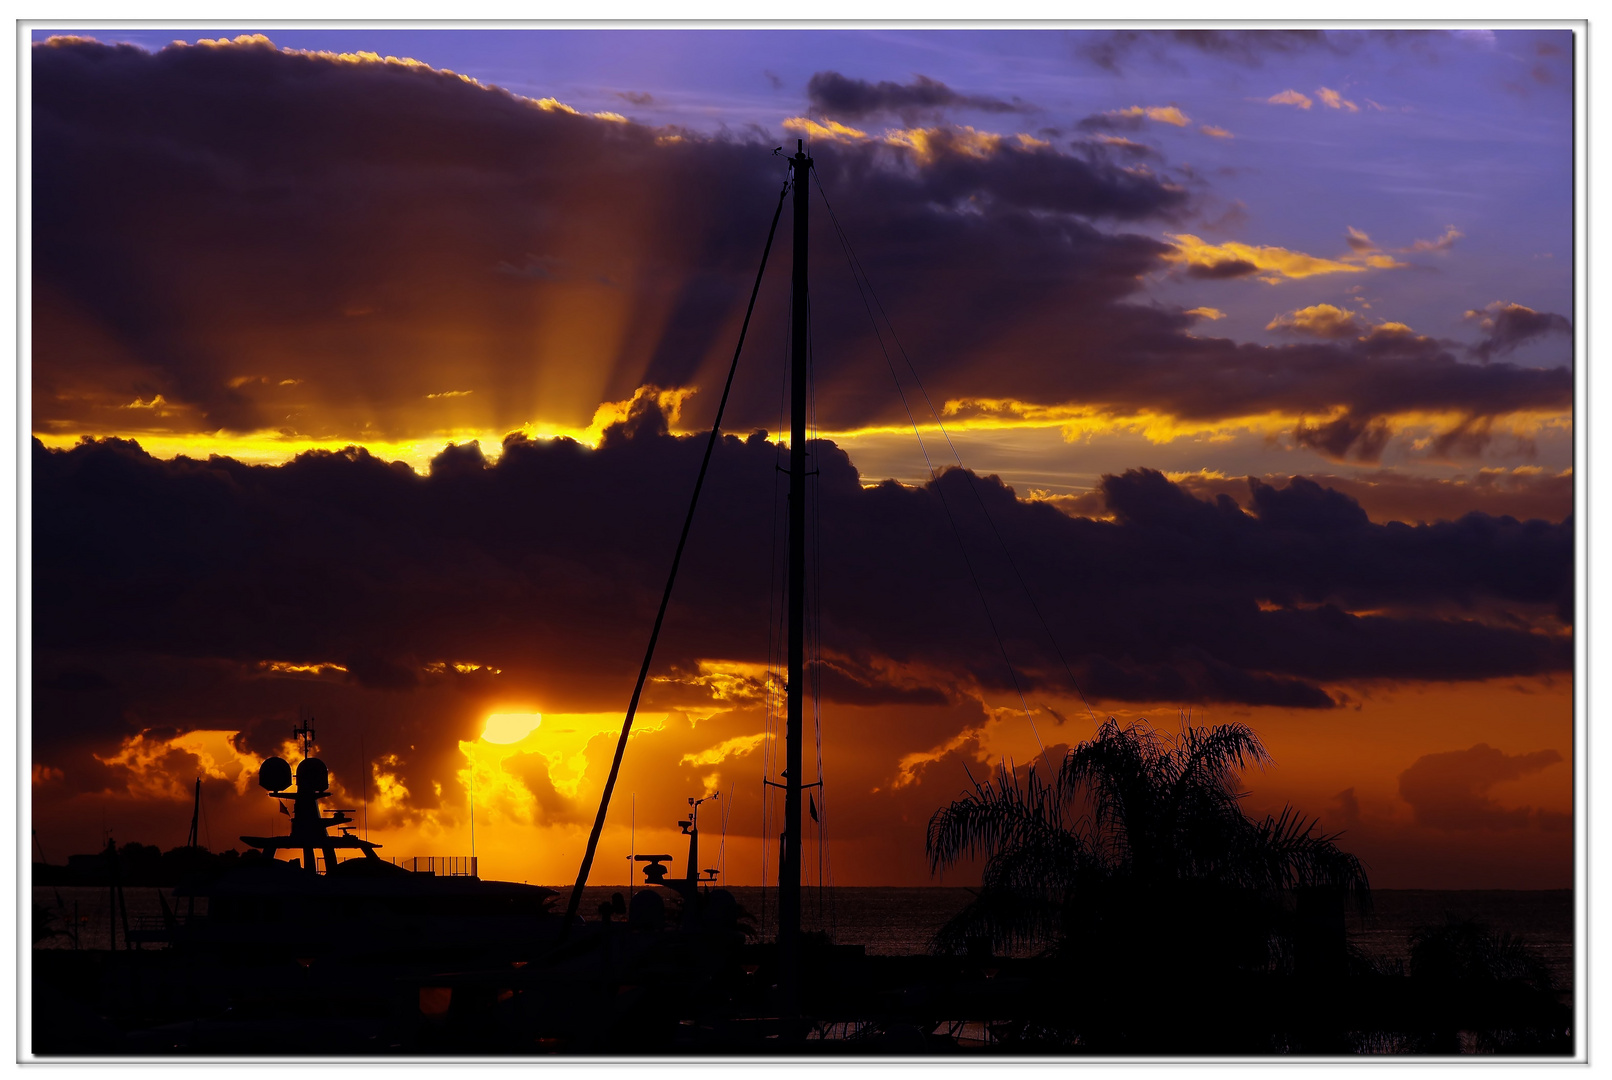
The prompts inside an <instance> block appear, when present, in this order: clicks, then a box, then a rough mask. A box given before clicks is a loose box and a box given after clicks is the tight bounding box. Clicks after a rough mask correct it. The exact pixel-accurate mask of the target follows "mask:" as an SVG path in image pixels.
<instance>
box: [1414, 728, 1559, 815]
mask: <svg viewBox="0 0 1612 1080" xmlns="http://www.w3.org/2000/svg"><path fill="white" fill-rule="evenodd" d="M1561 760H1562V755H1561V754H1559V753H1557V752H1556V751H1554V750H1538V751H1535V752H1533V753H1531V754H1507V753H1505V752H1503V751H1500V750H1496V749H1495V748H1494V747H1492V746H1490V745H1489V744H1487V743H1478V744H1477V745H1476V746H1474V747H1471V748H1470V749H1467V750H1450V751H1446V752H1444V753H1439V754H1426V755H1424V756H1422V757H1419V758H1417V759H1416V761H1415V763H1414V764H1412V765H1411V767H1410V768H1408V769H1406V770H1405V771H1404V772H1402V773H1400V774H1399V795H1400V798H1402V799H1404V800H1405V801H1406V802H1408V803H1410V804H1411V807H1412V809H1413V810H1415V812H1416V821H1417V823H1418V824H1421V825H1430V826H1432V827H1434V828H1438V829H1460V830H1470V829H1479V830H1485V831H1500V830H1508V829H1524V828H1527V827H1528V826H1529V825H1530V824H1531V823H1534V822H1538V823H1539V824H1541V825H1544V826H1546V827H1554V826H1555V825H1556V824H1557V819H1559V818H1560V817H1561V816H1562V815H1560V814H1552V815H1542V813H1541V812H1540V811H1536V810H1535V809H1533V808H1532V807H1528V806H1518V807H1512V808H1507V807H1503V806H1502V805H1501V804H1500V803H1499V802H1498V801H1497V800H1496V799H1494V798H1493V797H1492V796H1491V795H1490V794H1489V791H1490V789H1491V788H1493V787H1494V786H1495V785H1496V784H1500V783H1503V782H1505V781H1507V780H1519V779H1521V778H1522V777H1524V776H1527V775H1529V774H1530V773H1536V772H1538V771H1539V770H1541V769H1543V768H1545V767H1546V766H1549V765H1555V764H1557V763H1558V762H1560V761H1561ZM1547 818H1548V822H1547V820H1546V819H1547Z"/></svg>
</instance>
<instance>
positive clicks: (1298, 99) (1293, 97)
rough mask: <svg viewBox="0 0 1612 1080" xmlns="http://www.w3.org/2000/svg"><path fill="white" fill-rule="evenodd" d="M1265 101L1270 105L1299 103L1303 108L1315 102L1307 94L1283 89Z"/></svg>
mask: <svg viewBox="0 0 1612 1080" xmlns="http://www.w3.org/2000/svg"><path fill="white" fill-rule="evenodd" d="M1265 102H1266V104H1268V105H1297V106H1298V107H1299V108H1301V109H1308V108H1309V107H1310V106H1311V105H1313V104H1315V103H1314V102H1313V101H1311V100H1310V99H1309V97H1308V96H1307V95H1305V94H1301V93H1299V92H1298V91H1297V90H1283V91H1282V92H1281V93H1280V94H1272V95H1271V96H1270V97H1268V98H1266V99H1265Z"/></svg>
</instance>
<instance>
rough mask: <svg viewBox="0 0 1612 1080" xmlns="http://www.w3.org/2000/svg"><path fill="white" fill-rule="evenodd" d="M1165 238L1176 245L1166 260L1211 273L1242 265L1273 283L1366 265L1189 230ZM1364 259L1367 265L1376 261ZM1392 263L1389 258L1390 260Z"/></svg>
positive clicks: (1357, 269) (1356, 269)
mask: <svg viewBox="0 0 1612 1080" xmlns="http://www.w3.org/2000/svg"><path fill="white" fill-rule="evenodd" d="M1165 235H1166V237H1167V238H1168V239H1169V240H1171V241H1172V242H1173V243H1174V244H1175V251H1173V252H1171V253H1170V254H1168V255H1166V256H1165V260H1166V261H1168V262H1173V263H1178V264H1180V265H1183V266H1185V267H1187V268H1189V269H1191V268H1199V269H1201V270H1205V271H1208V272H1209V273H1210V275H1211V276H1212V275H1213V274H1214V272H1215V271H1216V270H1217V269H1219V268H1234V267H1238V266H1242V265H1246V266H1251V267H1252V268H1253V269H1252V270H1250V271H1249V273H1250V274H1256V273H1257V276H1258V277H1259V278H1260V279H1261V280H1262V281H1266V282H1271V283H1275V282H1276V281H1279V280H1281V279H1282V278H1307V277H1315V276H1317V275H1319V274H1358V273H1361V272H1362V271H1363V270H1364V269H1365V267H1363V266H1360V265H1357V264H1356V263H1355V262H1354V261H1350V260H1347V259H1345V260H1338V259H1323V258H1321V257H1319V256H1316V255H1306V254H1305V253H1304V252H1302V251H1291V250H1289V249H1287V248H1282V247H1275V246H1272V245H1266V244H1260V245H1255V244H1242V243H1238V242H1237V241H1235V240H1228V241H1227V242H1226V243H1224V244H1211V243H1209V242H1208V241H1206V240H1201V239H1199V238H1198V237H1196V236H1192V235H1191V234H1188V233H1179V234H1176V233H1166V234H1165ZM1370 258H1371V257H1368V258H1367V259H1366V260H1363V261H1365V262H1366V264H1367V265H1369V266H1374V267H1375V266H1377V265H1378V264H1377V263H1373V262H1371V261H1370ZM1389 261H1390V263H1392V260H1389Z"/></svg>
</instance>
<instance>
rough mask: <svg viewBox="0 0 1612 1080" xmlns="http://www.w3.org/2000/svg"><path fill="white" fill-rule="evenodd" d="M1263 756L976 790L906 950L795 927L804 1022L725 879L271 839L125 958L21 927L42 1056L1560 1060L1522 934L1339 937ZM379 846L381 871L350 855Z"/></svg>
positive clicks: (1145, 756)
mask: <svg viewBox="0 0 1612 1080" xmlns="http://www.w3.org/2000/svg"><path fill="white" fill-rule="evenodd" d="M1265 760H1266V755H1265V751H1264V749H1263V747H1262V746H1261V745H1260V744H1259V741H1258V739H1257V738H1256V737H1255V736H1254V735H1253V733H1252V732H1251V731H1249V730H1248V729H1246V728H1243V727H1240V726H1236V725H1230V726H1225V727H1215V728H1191V727H1186V728H1184V729H1183V730H1182V731H1181V732H1180V733H1179V734H1178V735H1174V736H1167V735H1162V734H1160V733H1158V732H1155V731H1154V730H1152V729H1151V728H1149V727H1147V726H1145V725H1134V726H1131V727H1121V726H1120V725H1119V724H1117V723H1115V722H1112V721H1111V722H1110V723H1108V724H1106V725H1104V726H1103V727H1102V728H1100V729H1099V731H1098V732H1097V735H1096V737H1094V738H1093V739H1092V740H1090V741H1089V742H1086V743H1083V744H1081V745H1080V746H1077V747H1076V748H1075V749H1074V750H1072V751H1071V752H1070V753H1069V755H1068V756H1067V758H1066V759H1065V761H1064V762H1063V763H1062V767H1061V769H1060V770H1059V771H1058V774H1057V776H1056V777H1055V779H1054V780H1053V781H1052V782H1050V783H1043V782H1042V781H1041V780H1040V778H1039V777H1038V776H1037V775H1036V774H1035V773H1034V771H1027V772H1026V773H1025V775H1024V776H1023V778H1022V780H1015V779H1014V777H1013V776H1012V775H1011V774H1009V773H1003V774H1002V775H1000V776H998V777H997V778H996V779H995V780H994V781H993V782H992V783H990V784H976V785H975V788H974V790H973V791H972V792H969V793H967V794H966V795H965V796H964V797H963V798H962V799H960V800H958V801H957V802H954V803H953V804H951V805H950V806H948V807H945V808H943V809H942V810H941V811H939V812H938V813H937V814H936V815H935V817H934V819H933V820H932V822H931V826H930V834H929V850H930V856H931V859H932V861H933V863H934V865H935V866H937V867H944V866H947V865H950V864H952V863H954V862H955V861H956V860H958V859H960V858H963V857H964V856H968V855H981V856H983V857H984V858H985V860H986V864H985V872H984V879H983V885H982V887H981V889H980V890H979V892H978V894H977V896H976V898H975V900H974V901H973V903H971V904H970V905H969V906H968V907H967V908H965V909H964V910H963V911H962V912H961V913H960V914H959V915H957V916H956V917H955V918H954V919H952V920H951V921H950V922H949V923H948V924H946V925H945V926H944V927H943V928H942V929H941V931H940V932H939V934H938V935H937V938H936V941H935V950H934V953H933V954H932V955H928V956H867V955H865V953H864V951H863V949H862V948H861V947H860V946H849V945H836V944H833V943H832V942H830V941H829V940H828V939H827V938H825V937H823V936H821V935H808V936H807V937H806V939H805V941H804V942H803V953H802V973H803V979H802V985H801V996H800V1002H801V1009H800V1012H799V1014H792V1013H791V1012H789V1011H788V1010H787V1009H786V1008H785V1007H784V1006H783V1004H782V995H780V993H779V990H778V987H779V983H780V964H779V956H778V951H777V948H776V946H775V945H774V944H773V943H771V942H765V941H761V942H758V941H755V940H753V937H754V931H753V925H752V922H751V920H750V917H749V915H748V913H747V912H745V911H744V910H743V908H742V907H740V906H739V905H738V903H737V902H736V900H735V898H734V896H733V895H732V894H731V893H729V892H728V891H727V890H725V889H722V888H717V887H710V886H707V885H705V884H702V883H700V882H696V881H693V880H689V881H686V882H683V883H681V886H680V887H678V888H671V887H670V886H669V885H668V884H667V883H666V882H664V881H662V882H659V884H657V883H656V881H655V880H651V881H650V884H649V886H646V887H645V888H643V889H641V890H640V891H638V892H636V893H634V894H633V895H632V897H631V900H630V901H629V900H628V899H627V897H626V896H625V895H618V896H617V897H613V898H612V900H611V902H610V903H602V904H599V905H597V907H598V910H597V917H596V918H590V919H588V920H585V921H584V920H582V919H577V920H572V921H566V920H562V919H560V918H559V916H557V915H556V914H555V913H554V912H553V911H551V910H550V909H549V907H548V906H547V905H540V906H539V907H540V910H539V908H533V909H532V911H530V912H526V911H525V909H522V910H521V911H515V910H513V909H510V910H505V908H507V907H508V905H507V904H504V903H503V900H504V899H507V898H505V897H503V894H502V893H500V892H498V890H497V888H496V887H495V886H496V883H483V882H476V881H474V879H466V880H464V881H462V882H459V883H457V884H456V883H455V882H454V881H451V880H449V881H442V882H437V883H434V884H433V883H432V882H430V881H428V880H424V879H422V880H421V881H419V882H414V883H413V885H412V886H411V887H410V888H407V889H405V888H402V887H398V888H381V887H380V886H381V885H384V884H388V883H389V882H390V880H391V878H398V879H399V880H400V881H401V880H403V879H411V880H412V878H414V877H416V876H418V875H411V874H408V873H406V872H404V871H401V870H398V869H397V868H394V867H389V866H384V865H382V866H379V867H376V866H371V865H370V864H372V863H375V862H376V860H368V859H356V860H352V861H350V862H348V863H342V864H340V865H338V866H337V867H336V868H335V871H334V872H333V873H331V874H328V875H324V876H321V875H315V874H311V873H309V872H307V871H306V870H305V869H301V870H299V869H297V868H294V867H291V866H288V865H285V864H279V863H274V862H268V863H267V865H240V866H235V867H224V868H217V867H215V868H212V869H210V870H205V871H198V873H199V874H200V877H199V878H198V879H197V880H196V882H195V883H193V885H192V886H190V887H188V888H182V889H181V890H180V892H181V893H190V892H198V891H199V892H200V893H201V894H202V895H206V896H209V897H211V899H212V901H213V902H214V903H216V904H217V909H216V910H214V909H213V908H212V907H209V908H208V910H207V913H206V914H202V913H200V912H198V913H196V914H195V915H194V916H192V915H191V914H190V913H188V912H187V913H186V916H185V918H183V919H181V917H180V913H179V912H178V911H170V910H168V909H167V908H166V907H165V908H164V909H163V915H162V920H161V921H162V922H163V923H164V924H165V927H164V928H161V929H155V930H150V931H146V932H142V931H141V930H140V928H139V927H138V926H134V927H133V931H134V932H133V933H131V932H130V926H129V925H128V924H127V923H126V922H125V923H123V924H120V925H119V926H118V927H113V928H112V937H111V940H112V941H114V942H116V941H118V940H119V938H118V935H117V930H118V929H121V930H122V940H123V944H124V948H123V949H122V950H105V949H101V950H92V949H66V948H55V949H43V948H42V949H36V950H34V952H33V955H32V960H33V969H34V979H33V992H34V993H33V1031H32V1034H33V1049H34V1051H35V1053H37V1054H40V1055H44V1056H53V1055H74V1056H94V1055H112V1056H139V1055H152V1054H160V1055H187V1054H190V1055H243V1056H244V1055H252V1056H272V1055H310V1056H324V1057H335V1056H342V1055H367V1056H374V1055H384V1054H399V1055H432V1054H450V1055H456V1056H464V1055H476V1054H488V1055H492V1054H496V1055H502V1056H532V1055H551V1054H559V1055H566V1056H588V1055H620V1054H644V1055H660V1056H669V1055H690V1056H710V1057H716V1056H723V1055H744V1056H758V1055H778V1056H811V1055H825V1054H826V1055H835V1054H838V1055H853V1056H881V1055H901V1056H910V1055H969V1054H976V1055H977V1054H1004V1055H1013V1054H1023V1055H1057V1056H1082V1055H1093V1056H1105V1057H1118V1056H1129V1055H1139V1056H1167V1055H1191V1056H1213V1055H1236V1056H1263V1055H1276V1054H1298V1055H1310V1056H1341V1055H1351V1054H1363V1053H1401V1054H1435V1055H1451V1054H1458V1053H1499V1054H1514V1055H1529V1056H1555V1055H1566V1054H1570V1053H1572V1051H1573V1039H1572V1033H1571V1024H1572V1013H1571V1009H1570V1008H1569V1006H1568V1005H1567V1004H1566V1002H1565V1001H1564V1000H1563V997H1562V996H1560V995H1559V994H1558V988H1557V987H1555V986H1553V985H1552V984H1551V979H1550V976H1549V974H1548V972H1547V970H1546V969H1545V967H1544V966H1543V965H1542V964H1541V963H1540V962H1539V961H1538V959H1537V958H1536V956H1535V954H1534V953H1532V952H1530V951H1529V950H1528V949H1527V948H1526V947H1525V945H1524V944H1523V943H1522V942H1521V941H1519V940H1517V939H1514V938H1512V937H1510V936H1508V935H1505V934H1497V933H1494V932H1492V931H1491V930H1489V929H1488V928H1487V927H1485V926H1483V925H1481V924H1479V923H1476V922H1473V921H1470V920H1460V919H1455V918H1453V917H1451V918H1446V919H1445V920H1444V922H1443V923H1441V924H1437V925H1431V926H1423V927H1420V928H1418V929H1417V930H1416V931H1415V932H1414V933H1413V934H1412V935H1411V936H1410V939H1409V941H1408V943H1407V944H1408V952H1407V955H1406V956H1404V957H1403V958H1400V959H1398V960H1395V961H1387V962H1385V961H1382V960H1377V959H1373V958H1371V957H1369V956H1367V955H1366V954H1364V953H1362V952H1359V951H1358V950H1355V949H1352V948H1351V947H1350V945H1349V941H1348V933H1347V929H1348V922H1349V912H1350V909H1351V907H1352V908H1353V910H1354V911H1356V912H1364V911H1366V910H1368V909H1369V906H1370V903H1371V899H1370V896H1371V894H1370V889H1369V884H1368V882H1367V878H1366V873H1365V870H1364V868H1363V867H1362V866H1361V864H1360V862H1359V860H1358V859H1356V858H1355V857H1354V856H1352V855H1350V854H1348V853H1347V852H1345V851H1343V850H1342V849H1341V848H1339V847H1338V845H1337V842H1336V841H1337V839H1338V837H1336V836H1329V835H1325V834H1321V833H1319V832H1318V831H1317V829H1316V824H1315V822H1314V821H1312V820H1309V819H1306V818H1304V817H1303V816H1302V815H1300V814H1298V813H1296V812H1294V811H1293V810H1291V809H1287V810H1284V811H1283V812H1282V813H1280V814H1278V815H1275V816H1274V817H1269V818H1266V819H1264V820H1259V821H1256V820H1253V819H1250V818H1248V817H1247V816H1246V815H1245V814H1244V813H1243V812H1242V809H1241V798H1242V792H1241V783H1240V780H1241V772H1242V770H1243V769H1244V768H1245V767H1246V766H1247V765H1248V764H1250V763H1260V762H1263V761H1265ZM691 847H692V842H691ZM691 855H692V850H691ZM655 858H660V859H664V858H666V857H665V856H656V857H655ZM109 865H110V863H109ZM377 869H378V870H379V871H381V872H384V875H385V877H386V880H385V881H381V880H380V879H376V880H373V881H372V880H371V875H370V874H368V873H359V871H368V870H377ZM661 869H662V870H664V868H661ZM355 875H356V876H355ZM399 875H401V877H399ZM662 876H664V874H663V875H662ZM377 882H379V884H377ZM489 890H490V891H489ZM537 891H538V892H542V893H547V890H537ZM482 893H486V894H487V895H486V896H482V895H481V894H482ZM517 899H519V898H517ZM427 901H429V903H427ZM493 901H498V903H493ZM489 905H491V906H489ZM493 908H497V910H496V911H495V910H493ZM119 914H120V916H121V915H122V912H121V911H120V912H119ZM35 925H36V929H35V936H36V940H43V939H45V938H46V937H49V936H51V935H52V934H55V933H57V932H58V931H59V929H60V928H59V927H55V926H53V925H52V923H51V912H50V911H48V910H45V909H39V910H36V912H35ZM157 941H161V942H163V943H164V944H165V946H166V947H164V948H160V949H151V948H142V947H141V946H142V945H144V944H147V943H150V942H157Z"/></svg>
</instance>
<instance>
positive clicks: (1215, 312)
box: [1187, 307, 1226, 322]
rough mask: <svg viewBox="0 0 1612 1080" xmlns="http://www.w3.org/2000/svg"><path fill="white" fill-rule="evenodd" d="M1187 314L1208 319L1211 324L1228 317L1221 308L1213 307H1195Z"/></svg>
mask: <svg viewBox="0 0 1612 1080" xmlns="http://www.w3.org/2000/svg"><path fill="white" fill-rule="evenodd" d="M1187 314H1188V315H1196V316H1197V317H1198V318H1200V319H1208V320H1210V321H1211V322H1214V321H1218V320H1220V319H1224V318H1225V317H1226V313H1225V312H1224V311H1221V310H1220V309H1219V308H1212V307H1195V308H1192V309H1191V310H1189V311H1188V312H1187Z"/></svg>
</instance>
